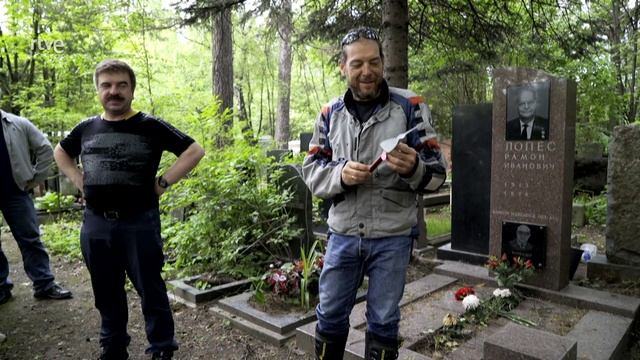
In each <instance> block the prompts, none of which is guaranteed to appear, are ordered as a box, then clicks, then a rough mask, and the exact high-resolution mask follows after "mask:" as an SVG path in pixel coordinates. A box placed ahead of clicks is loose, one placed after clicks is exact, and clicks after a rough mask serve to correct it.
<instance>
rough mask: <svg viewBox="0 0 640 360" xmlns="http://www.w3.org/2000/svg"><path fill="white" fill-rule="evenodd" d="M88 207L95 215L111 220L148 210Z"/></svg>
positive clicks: (129, 216)
mask: <svg viewBox="0 0 640 360" xmlns="http://www.w3.org/2000/svg"><path fill="white" fill-rule="evenodd" d="M88 209H89V210H91V212H92V213H94V214H95V215H98V216H100V217H103V218H105V219H106V220H111V221H115V220H122V219H129V218H132V217H135V216H138V215H141V214H143V213H144V212H145V211H148V210H139V211H132V210H100V209H95V208H91V207H89V208H88Z"/></svg>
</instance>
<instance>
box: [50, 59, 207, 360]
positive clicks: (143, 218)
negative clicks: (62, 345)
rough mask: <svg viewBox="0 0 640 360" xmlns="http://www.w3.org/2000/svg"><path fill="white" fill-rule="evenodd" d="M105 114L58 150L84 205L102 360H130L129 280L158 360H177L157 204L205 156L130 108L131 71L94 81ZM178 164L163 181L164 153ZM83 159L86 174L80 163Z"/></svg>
mask: <svg viewBox="0 0 640 360" xmlns="http://www.w3.org/2000/svg"><path fill="white" fill-rule="evenodd" d="M94 80H95V85H96V88H97V90H98V96H99V98H100V102H101V103H102V107H103V108H104V113H102V115H100V116H94V117H91V118H88V119H86V120H84V121H82V122H81V123H80V124H78V125H77V126H76V127H75V128H74V129H73V130H72V131H71V133H70V134H69V135H68V136H67V137H66V138H64V139H63V140H62V141H61V142H60V144H59V145H58V146H57V147H56V149H55V152H54V157H55V159H56V162H57V164H58V167H59V168H60V170H62V171H63V172H64V173H65V175H67V176H68V177H69V179H71V181H72V182H73V184H74V185H75V186H76V187H77V188H78V189H80V190H81V191H82V192H83V194H84V197H85V201H86V209H85V215H84V222H83V224H82V230H81V233H80V243H81V247H82V255H83V257H84V260H85V263H86V264H87V268H88V269H89V273H90V274H91V285H92V287H93V293H94V297H95V304H96V308H97V309H98V310H99V311H100V316H101V318H102V325H101V329H100V345H101V346H102V355H101V357H100V359H114V360H120V359H127V358H128V356H129V355H128V352H127V346H128V344H129V342H130V339H131V338H130V337H129V335H128V334H127V319H128V309H127V296H126V292H125V289H124V284H125V273H126V275H128V277H129V279H130V280H131V282H132V283H133V286H134V287H135V289H136V291H137V292H138V294H139V295H140V299H141V302H142V312H143V314H144V319H145V323H146V326H145V330H146V333H147V339H148V340H149V343H150V346H149V347H148V348H147V351H146V352H147V353H151V354H153V357H152V358H153V359H171V358H172V356H173V352H174V351H175V350H177V348H178V346H177V343H176V341H175V339H174V323H173V317H172V314H171V308H170V306H169V299H168V298H167V293H166V291H167V290H166V287H165V284H164V280H163V279H162V277H161V274H160V273H161V270H162V266H163V262H164V255H163V253H162V239H161V238H160V216H159V212H158V197H159V196H161V195H162V194H163V193H164V192H165V190H166V189H167V187H169V186H170V185H171V184H174V183H176V182H177V181H178V180H180V179H181V178H182V177H184V176H185V175H186V174H187V173H188V172H189V171H191V169H193V168H194V167H195V166H196V165H197V164H198V162H199V161H200V159H201V158H202V157H203V156H204V150H203V149H202V147H201V146H200V145H198V144H197V143H196V142H194V140H193V139H192V138H190V137H189V136H187V135H185V134H183V133H182V132H180V131H179V130H177V129H175V128H174V127H173V126H171V125H169V124H168V123H166V122H164V121H163V120H160V119H158V118H155V117H153V116H150V115H148V114H145V113H142V112H138V111H134V110H132V108H131V102H132V100H133V93H134V90H135V85H136V79H135V74H134V72H133V70H132V69H131V67H130V66H129V65H128V64H126V63H124V62H122V61H119V60H105V61H103V62H101V63H100V64H98V66H97V67H96V71H95V74H94ZM165 150H167V151H170V152H172V153H174V154H175V155H176V156H178V159H177V160H176V162H175V163H174V164H173V165H172V166H171V167H170V168H169V169H168V170H167V171H166V172H165V173H164V174H163V175H161V176H159V177H157V178H156V172H157V171H158V165H159V163H160V157H161V156H162V152H163V151H165ZM77 157H80V161H81V162H82V169H83V170H82V171H80V169H78V167H77V166H76V163H75V161H74V159H75V158H77Z"/></svg>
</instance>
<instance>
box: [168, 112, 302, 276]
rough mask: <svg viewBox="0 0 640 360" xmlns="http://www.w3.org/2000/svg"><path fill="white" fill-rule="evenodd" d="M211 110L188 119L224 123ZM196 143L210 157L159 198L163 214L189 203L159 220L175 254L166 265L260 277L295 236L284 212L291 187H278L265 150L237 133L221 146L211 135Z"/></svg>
mask: <svg viewBox="0 0 640 360" xmlns="http://www.w3.org/2000/svg"><path fill="white" fill-rule="evenodd" d="M216 116H217V115H215V114H212V113H211V109H206V111H204V112H203V113H202V114H201V115H200V116H199V117H196V118H194V119H192V120H193V121H194V122H195V123H197V124H200V123H204V124H202V127H203V128H205V129H218V128H222V127H221V126H220V127H217V126H214V125H212V123H217V122H219V121H220V118H219V117H216ZM196 127H197V126H196ZM194 131H195V130H194ZM216 137H217V138H220V137H219V136H217V135H216V134H209V138H216ZM222 138H225V137H224V136H222ZM227 138H228V137H227ZM198 142H199V143H201V144H203V145H205V150H206V152H207V155H206V156H205V157H204V158H203V159H202V161H201V162H200V164H199V165H198V166H197V167H196V169H195V170H194V171H193V173H192V174H191V176H189V177H188V178H187V179H184V180H183V181H181V182H179V183H177V184H175V185H174V186H173V187H172V188H171V189H170V191H169V192H168V193H167V194H165V196H163V197H162V198H161V206H162V209H163V211H164V212H167V211H171V210H174V209H178V208H186V209H187V219H186V220H185V221H184V222H179V221H177V220H175V219H173V218H171V217H168V216H165V217H164V219H163V225H164V226H163V230H162V235H163V237H164V238H165V239H166V250H167V252H168V253H169V256H170V258H172V259H173V260H175V261H174V262H173V263H172V265H171V266H173V269H170V268H169V270H175V271H178V272H179V273H180V275H191V274H198V273H203V272H224V273H226V274H229V275H240V276H244V277H251V276H254V275H257V274H259V273H260V272H261V269H262V268H263V267H264V266H265V265H266V264H268V259H273V258H274V257H276V254H277V253H281V252H282V251H284V250H283V249H284V246H283V245H284V244H285V243H286V242H288V241H289V240H291V239H293V238H294V237H296V236H298V235H299V231H294V230H293V227H292V224H293V223H294V221H295V218H294V217H293V216H291V215H290V214H288V213H287V212H286V210H285V206H286V204H287V203H288V202H289V200H290V199H291V193H290V192H288V191H282V190H281V189H279V188H277V187H276V185H275V182H274V181H273V180H274V179H276V177H277V176H278V172H274V171H273V170H272V160H271V159H270V158H268V157H267V156H266V154H265V152H264V151H263V150H262V149H260V148H258V147H256V146H254V145H252V144H250V143H249V142H247V141H245V140H242V139H236V140H235V141H234V142H233V144H229V145H227V146H225V147H222V148H218V147H217V145H216V144H215V142H212V141H211V140H210V139H203V140H202V141H200V140H199V141H198Z"/></svg>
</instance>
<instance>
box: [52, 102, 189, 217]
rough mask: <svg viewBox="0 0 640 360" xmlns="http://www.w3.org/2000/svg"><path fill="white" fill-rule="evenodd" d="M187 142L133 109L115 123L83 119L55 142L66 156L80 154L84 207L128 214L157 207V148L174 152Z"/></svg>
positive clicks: (160, 151)
mask: <svg viewBox="0 0 640 360" xmlns="http://www.w3.org/2000/svg"><path fill="white" fill-rule="evenodd" d="M193 142H194V140H193V139H192V138H190V137H189V136H187V135H185V134H184V133H182V132H180V131H179V130H177V129H176V128H174V127H173V126H171V125H170V124H168V123H167V122H165V121H163V120H161V119H158V118H155V117H152V116H150V115H147V114H145V113H142V112H139V113H137V114H136V115H134V116H132V117H131V118H129V119H126V120H121V121H107V120H104V119H102V118H101V117H100V116H94V117H92V118H89V119H87V120H84V121H83V122H81V123H80V124H78V125H77V126H76V127H75V128H74V129H73V130H72V131H71V133H70V134H69V135H68V136H67V137H65V138H64V139H63V140H62V141H61V142H60V146H61V147H62V148H63V149H64V151H65V152H66V153H67V154H68V155H69V156H70V157H72V158H76V157H78V156H80V161H81V163H82V168H83V172H84V177H83V179H84V195H85V200H86V202H87V206H89V207H91V208H93V209H97V210H100V211H105V210H117V211H127V212H130V211H137V210H146V209H150V208H154V207H157V206H158V196H157V195H156V193H155V190H154V186H155V178H156V173H157V171H158V165H159V164H160V158H161V156H162V152H163V151H165V150H167V151H170V152H172V153H174V154H175V155H176V156H179V155H180V154H181V153H182V152H183V151H184V150H186V149H187V148H188V147H189V145H191V144H192V143H193Z"/></svg>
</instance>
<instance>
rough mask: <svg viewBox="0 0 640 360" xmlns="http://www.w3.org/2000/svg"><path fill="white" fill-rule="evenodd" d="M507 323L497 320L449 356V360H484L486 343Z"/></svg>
mask: <svg viewBox="0 0 640 360" xmlns="http://www.w3.org/2000/svg"><path fill="white" fill-rule="evenodd" d="M506 323H507V321H506V320H505V319H502V318H498V319H496V320H495V322H492V323H491V324H489V326H487V327H485V328H482V330H480V331H479V332H477V333H476V334H475V336H474V337H473V338H471V339H469V340H467V341H465V342H464V343H463V344H462V345H461V346H460V347H459V348H457V349H455V350H454V351H452V352H451V353H450V354H448V355H447V359H450V360H482V359H483V358H482V356H483V347H484V342H485V341H486V340H487V339H489V338H490V337H491V336H493V334H495V333H496V332H498V331H500V329H502V327H504V326H505V324H506Z"/></svg>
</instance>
